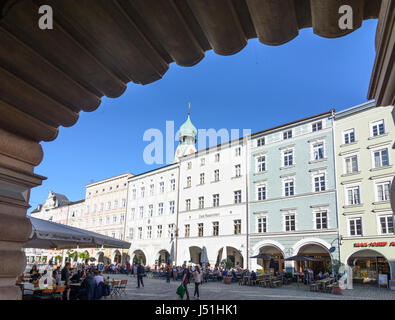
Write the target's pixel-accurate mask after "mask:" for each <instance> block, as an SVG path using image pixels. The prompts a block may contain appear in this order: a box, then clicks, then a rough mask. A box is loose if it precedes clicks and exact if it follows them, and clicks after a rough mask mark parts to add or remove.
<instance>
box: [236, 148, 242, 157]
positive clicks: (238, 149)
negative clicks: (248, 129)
mask: <svg viewBox="0 0 395 320" xmlns="http://www.w3.org/2000/svg"><path fill="white" fill-rule="evenodd" d="M240 155H241V148H240V147H237V148H236V149H235V156H236V157H239V156H240Z"/></svg>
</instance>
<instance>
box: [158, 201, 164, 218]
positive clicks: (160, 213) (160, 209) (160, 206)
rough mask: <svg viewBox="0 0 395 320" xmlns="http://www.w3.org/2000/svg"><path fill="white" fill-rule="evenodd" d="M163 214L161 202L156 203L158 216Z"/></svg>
mask: <svg viewBox="0 0 395 320" xmlns="http://www.w3.org/2000/svg"><path fill="white" fill-rule="evenodd" d="M162 214H163V202H159V203H158V216H161V215H162Z"/></svg>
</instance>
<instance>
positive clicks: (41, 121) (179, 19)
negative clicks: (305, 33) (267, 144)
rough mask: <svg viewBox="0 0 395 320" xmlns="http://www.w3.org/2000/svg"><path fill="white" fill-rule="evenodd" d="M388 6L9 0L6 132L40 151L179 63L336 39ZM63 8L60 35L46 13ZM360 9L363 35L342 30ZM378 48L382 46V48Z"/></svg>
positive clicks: (1, 122) (1, 90)
mask: <svg viewBox="0 0 395 320" xmlns="http://www.w3.org/2000/svg"><path fill="white" fill-rule="evenodd" d="M380 3H381V1H380V0H347V1H345V0H160V1H158V0H95V1H91V0H45V1H44V0H0V9H1V20H0V43H1V48H0V83H1V85H0V127H2V128H4V129H5V130H7V131H9V132H12V133H14V134H17V135H20V136H22V137H25V138H28V139H29V140H33V141H36V142H39V141H51V140H53V139H55V138H56V136H57V133H58V127H59V126H61V125H62V126H71V125H73V124H74V123H75V122H76V121H77V120H78V115H79V112H80V111H81V110H83V111H93V110H95V109H96V108H97V107H98V106H99V105H100V101H101V98H102V96H107V97H118V96H120V95H121V94H122V93H123V92H124V90H125V89H126V86H127V83H128V82H130V81H132V82H134V83H137V84H148V83H151V82H153V81H156V80H159V79H160V78H161V77H162V76H163V75H164V74H165V73H166V71H167V70H168V68H169V65H170V63H172V62H175V63H177V64H178V65H181V66H193V65H195V64H196V63H198V62H199V61H200V60H202V59H203V58H204V55H205V52H206V51H207V50H211V49H212V50H214V51H215V52H216V53H217V54H220V55H231V54H235V53H237V52H239V51H240V50H241V49H243V48H244V47H245V45H246V44H247V42H248V40H249V39H252V38H256V37H257V38H259V40H260V42H262V43H263V44H267V45H281V44H283V43H286V42H288V41H290V40H292V39H293V38H295V37H296V36H297V35H298V32H299V30H300V29H303V28H308V27H312V28H313V31H314V33H316V34H317V35H318V36H322V37H328V38H336V37H341V36H344V35H346V34H347V33H349V32H352V31H355V30H356V29H358V28H359V27H360V26H361V25H362V22H363V20H364V19H371V18H377V17H378V15H379V9H380ZM44 4H45V5H50V6H51V7H52V8H53V14H54V27H53V30H41V29H39V28H38V19H39V17H40V15H39V14H38V8H39V7H40V6H41V5H44ZM343 4H349V5H351V6H352V8H353V21H354V29H353V30H347V31H344V30H340V29H339V27H338V20H339V17H340V15H339V13H338V10H339V7H340V6H341V5H343ZM372 45H373V43H372Z"/></svg>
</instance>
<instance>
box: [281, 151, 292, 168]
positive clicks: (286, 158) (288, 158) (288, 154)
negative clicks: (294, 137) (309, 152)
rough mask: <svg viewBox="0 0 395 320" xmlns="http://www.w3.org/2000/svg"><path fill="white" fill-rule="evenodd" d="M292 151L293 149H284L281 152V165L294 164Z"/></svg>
mask: <svg viewBox="0 0 395 320" xmlns="http://www.w3.org/2000/svg"><path fill="white" fill-rule="evenodd" d="M293 154H294V151H293V149H289V150H284V152H283V166H284V167H289V166H292V165H293V164H294V156H293Z"/></svg>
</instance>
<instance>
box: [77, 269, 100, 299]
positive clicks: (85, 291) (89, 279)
mask: <svg viewBox="0 0 395 320" xmlns="http://www.w3.org/2000/svg"><path fill="white" fill-rule="evenodd" d="M95 288H96V281H95V279H94V278H93V275H92V273H91V272H89V273H88V274H87V276H86V278H85V279H84V280H83V281H82V283H81V289H80V291H79V294H78V298H79V299H81V300H94V299H95Z"/></svg>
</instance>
